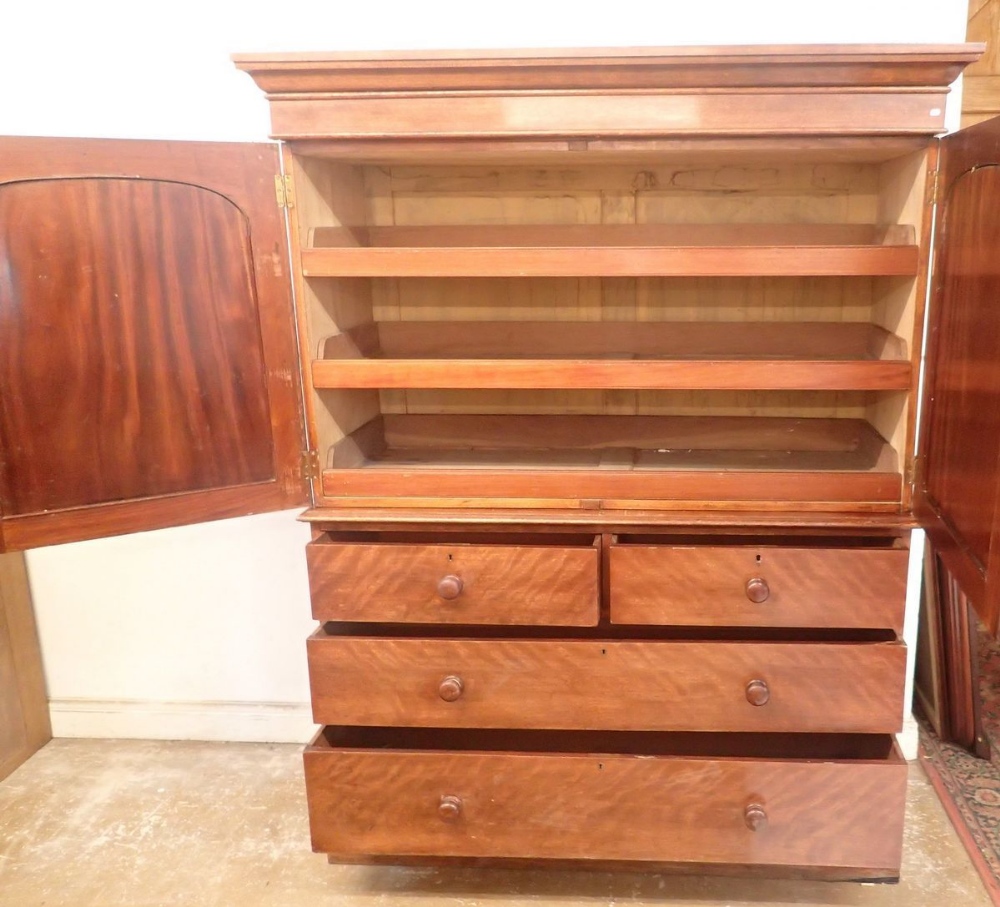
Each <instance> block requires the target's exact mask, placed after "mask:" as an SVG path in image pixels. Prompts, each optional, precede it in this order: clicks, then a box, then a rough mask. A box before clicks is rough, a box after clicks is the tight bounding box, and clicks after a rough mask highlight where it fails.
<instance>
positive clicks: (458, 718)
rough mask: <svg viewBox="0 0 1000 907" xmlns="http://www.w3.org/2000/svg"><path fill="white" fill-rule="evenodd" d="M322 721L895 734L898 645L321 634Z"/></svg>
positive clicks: (317, 656) (317, 660)
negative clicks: (430, 637)
mask: <svg viewBox="0 0 1000 907" xmlns="http://www.w3.org/2000/svg"><path fill="white" fill-rule="evenodd" d="M308 652H309V673H310V682H311V685H312V701H313V715H314V717H315V720H316V722H317V723H318V724H338V725H388V726H411V727H484V728H491V727H492V728H502V727H507V728H594V729H597V728H603V729H620V730H673V731H764V732H777V731H790V732H791V731H808V732H820V733H822V732H857V733H894V732H896V731H898V730H899V728H900V725H901V721H902V714H903V682H904V674H905V665H906V652H905V647H904V646H903V645H902V644H900V643H896V642H892V643H784V642H782V643H772V642H719V641H711V642H702V641H699V642H676V641H643V642H632V641H627V642H623V641H601V640H583V639H576V640H523V639H522V640H513V639H480V640H474V639H419V638H417V639H414V638H385V637H362V636H346V637H344V636H334V635H329V634H327V633H326V632H325V631H324V630H322V629H321V630H319V631H317V632H316V633H315V634H313V636H312V637H311V638H310V639H309V642H308Z"/></svg>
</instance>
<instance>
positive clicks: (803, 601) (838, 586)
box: [610, 545, 909, 634]
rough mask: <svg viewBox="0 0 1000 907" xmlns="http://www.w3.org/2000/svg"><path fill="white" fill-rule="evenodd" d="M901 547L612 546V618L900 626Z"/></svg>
mask: <svg viewBox="0 0 1000 907" xmlns="http://www.w3.org/2000/svg"><path fill="white" fill-rule="evenodd" d="M908 561H909V552H908V551H906V550H903V549H894V548H887V549H858V548H842V549H831V548H816V549H812V548H768V547H764V546H761V547H753V546H747V547H742V546H739V547H712V546H685V547H672V546H668V545H618V546H615V547H613V548H612V549H611V552H610V573H611V576H610V579H611V620H612V622H613V623H619V624H662V625H668V624H669V625H674V626H730V627H746V626H756V627H850V628H884V629H891V630H895V631H896V633H897V634H901V633H902V627H903V610H904V604H905V600H906V571H907V564H908Z"/></svg>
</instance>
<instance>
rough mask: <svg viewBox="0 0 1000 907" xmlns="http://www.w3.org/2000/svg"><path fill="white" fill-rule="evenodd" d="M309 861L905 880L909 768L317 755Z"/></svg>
mask: <svg viewBox="0 0 1000 907" xmlns="http://www.w3.org/2000/svg"><path fill="white" fill-rule="evenodd" d="M305 764H306V787H307V792H308V800H309V816H310V825H311V830H312V841H313V847H314V849H315V850H318V851H323V852H327V853H333V854H339V855H342V856H347V855H353V856H360V855H369V856H371V855H393V854H396V855H400V854H405V855H434V856H466V857H494V858H518V857H533V858H553V859H588V860H641V861H657V862H696V863H721V864H740V865H746V864H752V865H775V866H777V865H784V866H800V867H825V868H829V867H840V868H850V869H856V870H857V875H859V876H865V875H869V876H872V877H886V876H896V875H898V871H899V864H900V855H901V844H902V831H903V812H904V800H905V794H906V764H905V762H904V761H903V760H902V757H901V756H900V755H899V752H898V750H896V749H895V748H894V747H893V748H892V750H891V753H890V755H889V756H888V757H887V758H885V759H883V760H872V761H858V762H850V761H840V762H833V761H815V762H808V761H796V760H778V759H747V758H729V759H727V758H713V757H709V758H690V757H663V756H643V757H641V758H639V757H636V756H631V755H586V754H567V753H558V754H556V753H510V752H504V753H488V752H441V751H439V752H419V751H395V750H380V751H376V750H370V751H360V752H359V751H354V750H347V749H341V750H338V749H335V748H329V747H322V746H321V747H316V746H314V747H310V748H309V749H307V751H306V754H305Z"/></svg>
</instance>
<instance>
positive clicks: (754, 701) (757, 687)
mask: <svg viewBox="0 0 1000 907" xmlns="http://www.w3.org/2000/svg"><path fill="white" fill-rule="evenodd" d="M770 698H771V691H770V690H769V689H768V688H767V684H766V683H765V682H764V681H763V680H751V681H750V683H748V684H747V702H749V703H750V705H767V701H768V700H769V699H770Z"/></svg>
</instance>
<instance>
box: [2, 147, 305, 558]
mask: <svg viewBox="0 0 1000 907" xmlns="http://www.w3.org/2000/svg"><path fill="white" fill-rule="evenodd" d="M279 167H280V165H279V162H278V153H277V148H276V146H273V145H249V144H246V145H245V144H238V145H237V144H216V143H196V142H183V143H178V142H147V141H143V142H131V141H105V140H87V139H48V138H46V139H30V138H24V139H22V138H5V139H3V140H2V143H0V335H2V345H3V354H2V355H0V514H2V519H0V550H4V549H23V548H30V547H36V546H38V545H47V544H55V543H60V542H67V541H75V540H80V539H85V538H93V537H98V536H104V535H113V534H118V533H122V532H133V531H138V530H146V529H153V528H159V527H163V526H170V525H178V524H183V523H190V522H198V521H202V520H208V519H215V518H221V517H227V516H237V515H241V514H247V513H253V512H260V511H266V510H277V509H281V508H283V507H295V506H297V505H301V504H305V503H306V502H307V501H308V493H307V487H306V485H305V483H304V480H303V479H302V477H301V474H300V473H301V467H300V463H301V451H302V446H303V445H302V440H301V438H302V407H301V391H300V385H299V377H298V367H297V353H296V348H295V339H294V338H295V334H294V329H293V314H292V304H291V298H290V293H291V291H290V284H289V278H288V255H287V245H286V235H285V227H284V218H283V216H282V211H281V209H280V208H279V207H278V206H277V204H276V200H275V194H274V177H275V174H276V173H278V171H279Z"/></svg>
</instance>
